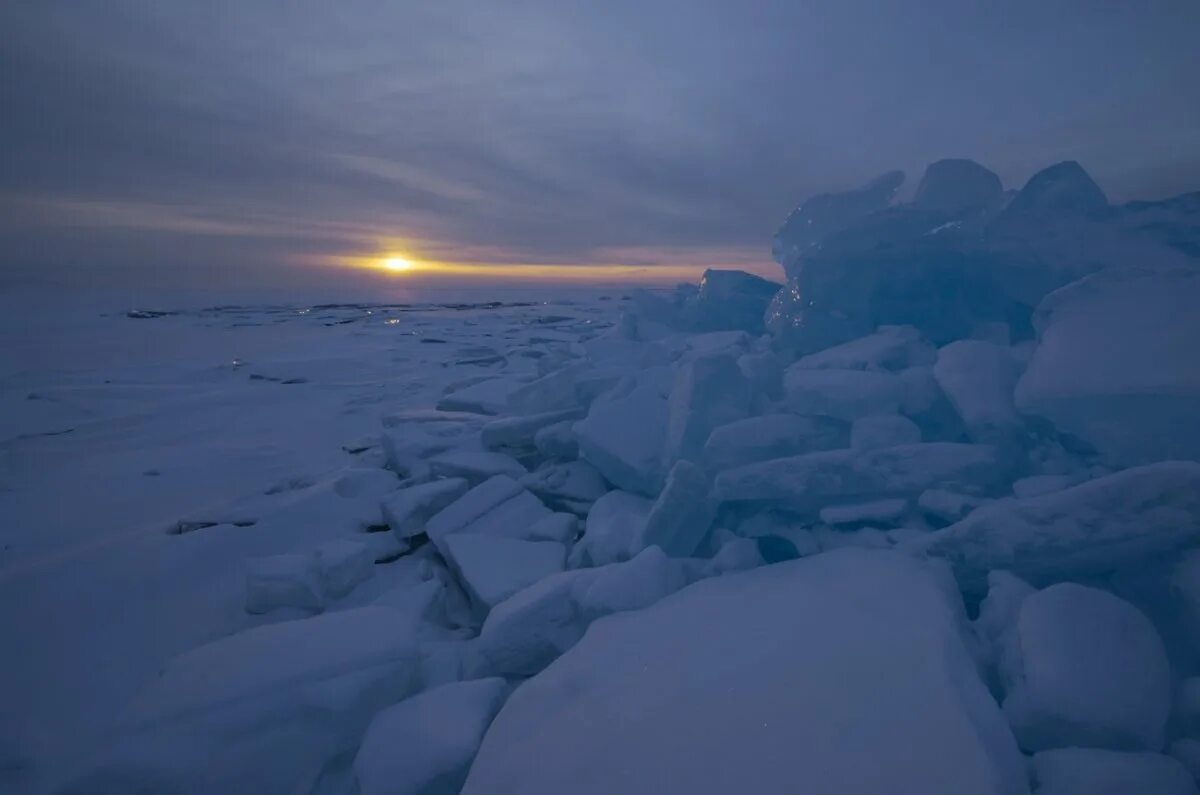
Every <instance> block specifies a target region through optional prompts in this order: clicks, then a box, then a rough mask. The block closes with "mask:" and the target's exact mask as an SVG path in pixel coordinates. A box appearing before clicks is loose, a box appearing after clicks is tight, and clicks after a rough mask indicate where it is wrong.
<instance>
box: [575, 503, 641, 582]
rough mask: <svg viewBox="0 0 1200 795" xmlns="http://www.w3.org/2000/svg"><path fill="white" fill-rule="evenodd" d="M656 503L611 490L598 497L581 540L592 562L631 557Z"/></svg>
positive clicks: (600, 563)
mask: <svg viewBox="0 0 1200 795" xmlns="http://www.w3.org/2000/svg"><path fill="white" fill-rule="evenodd" d="M653 505H654V503H652V502H651V501H650V500H648V499H646V498H645V497H642V496H640V495H637V494H631V493H629V492H627V491H610V492H608V493H607V494H605V495H604V496H603V497H601V498H600V499H598V500H596V503H595V504H594V505H593V506H592V508H591V510H590V511H588V515H587V524H586V527H585V530H584V534H583V538H582V539H581V540H580V542H579V547H580V548H582V550H583V551H584V552H586V554H587V558H588V560H589V561H590V562H591V563H592V565H595V566H602V565H604V564H606V563H616V562H617V561H621V560H628V559H629V558H630V557H631V556H632V555H633V548H634V546H635V544H636V543H637V541H638V539H640V538H641V537H642V533H643V528H644V527H645V524H646V518H647V517H648V516H649V515H650V509H651V507H652V506H653Z"/></svg>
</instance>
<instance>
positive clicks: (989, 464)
mask: <svg viewBox="0 0 1200 795" xmlns="http://www.w3.org/2000/svg"><path fill="white" fill-rule="evenodd" d="M1006 471H1007V470H1006V465H1005V462H1004V460H1003V459H1002V457H1001V456H1000V453H999V451H998V450H997V449H996V448H994V447H992V446H990V445H981V444H959V443H955V442H928V443H923V444H906V445H899V446H897V447H884V448H879V449H874V450H851V449H846V450H827V451H825V452H820V453H809V454H807V455H801V456H794V457H791V458H777V459H774V460H771V461H763V462H761V463H758V464H748V465H746V466H743V467H738V468H737V469H728V470H725V471H724V472H721V473H719V474H718V475H717V477H716V481H715V485H714V493H715V495H716V497H717V499H719V500H721V501H723V502H733V501H772V502H778V503H781V504H783V505H786V506H789V507H792V508H794V509H796V510H799V511H810V512H815V511H816V510H818V509H819V508H821V507H822V506H823V505H825V504H827V503H830V502H834V501H846V500H848V499H855V498H875V497H908V496H911V497H915V496H917V495H919V494H920V493H921V492H923V491H925V490H926V489H930V488H934V487H935V486H936V487H945V486H952V485H956V484H957V485H972V486H989V485H994V484H996V483H998V482H1001V481H1003V480H1004V479H1005V476H1006Z"/></svg>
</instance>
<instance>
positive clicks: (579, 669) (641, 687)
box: [463, 550, 1027, 795]
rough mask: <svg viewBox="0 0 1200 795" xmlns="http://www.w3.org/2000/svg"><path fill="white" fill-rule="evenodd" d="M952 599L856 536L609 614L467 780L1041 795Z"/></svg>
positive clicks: (523, 702) (482, 784)
mask: <svg viewBox="0 0 1200 795" xmlns="http://www.w3.org/2000/svg"><path fill="white" fill-rule="evenodd" d="M625 565H629V564H625ZM955 598H956V597H954V596H952V595H951V594H949V593H948V592H947V591H946V590H945V589H944V588H943V586H942V583H941V582H940V581H939V578H938V577H936V576H935V575H933V574H932V573H931V572H929V571H928V570H927V569H926V568H925V567H924V566H922V565H921V564H920V563H918V562H916V561H913V560H910V559H907V558H904V557H902V556H899V555H896V554H891V553H872V552H864V551H859V550H854V551H850V550H846V551H841V552H836V553H830V554H826V555H820V556H817V557H814V558H807V559H805V560H800V561H793V562H790V563H782V564H778V565H775V566H771V567H767V568H762V569H757V570H755V571H752V572H746V573H741V574H730V575H726V576H724V577H719V578H716V579H712V580H706V581H704V582H702V583H699V584H697V585H694V586H692V587H690V588H688V589H686V590H684V591H682V592H680V593H679V594H677V595H675V596H673V597H671V598H669V599H666V600H663V601H661V602H659V603H658V604H657V605H655V606H653V607H650V608H647V609H645V610H642V611H639V612H636V613H627V614H623V615H620V616H615V617H612V618H609V619H606V620H604V621H602V622H600V623H597V624H594V625H593V626H592V627H591V629H590V630H589V631H588V633H587V635H586V636H585V637H584V639H583V640H582V641H581V642H580V643H579V644H578V645H576V646H575V647H574V648H573V649H571V651H569V652H567V653H566V654H565V655H564V656H563V657H561V658H560V659H559V660H558V661H557V662H555V663H553V664H552V665H551V666H550V667H549V668H547V669H546V670H545V671H543V672H542V673H541V674H540V675H538V676H537V677H535V678H533V679H532V680H530V681H528V682H526V683H525V684H524V685H523V686H522V687H521V688H519V689H518V691H517V692H516V693H514V694H513V696H512V698H511V699H510V700H509V701H508V703H507V704H506V705H505V707H504V708H503V709H502V710H501V712H500V714H499V715H498V716H497V718H496V720H495V721H494V722H493V724H492V726H491V728H490V729H489V731H488V733H487V735H486V736H485V737H484V741H483V745H482V746H481V748H480V751H479V755H478V756H477V757H476V760H475V764H474V765H473V766H472V769H471V773H470V775H469V776H468V779H467V783H466V786H465V787H464V789H463V792H464V793H465V794H466V795H476V793H489V795H506V793H521V795H538V793H555V794H556V795H557V793H562V792H572V793H576V794H577V795H588V793H605V795H608V794H609V793H614V792H621V793H625V794H626V795H639V793H647V794H648V793H655V794H657V793H661V792H664V791H677V792H686V793H690V794H691V795H706V793H729V792H754V793H764V795H771V794H772V793H780V794H781V795H782V793H793V792H796V791H797V788H798V787H801V788H802V789H803V791H804V792H806V793H812V795H822V794H823V793H829V795H833V794H834V793H837V795H844V794H845V793H851V792H852V793H855V795H870V793H881V794H882V793H894V792H939V793H947V794H949V793H968V792H969V793H980V794H983V793H1006V794H1007V793H1013V794H1014V795H1015V794H1016V793H1024V792H1027V786H1026V784H1025V774H1024V767H1023V764H1022V761H1021V758H1020V756H1019V755H1018V753H1017V750H1016V745H1015V743H1014V741H1013V738H1012V735H1011V734H1010V733H1009V731H1008V727H1007V726H1006V725H1005V723H1004V720H1003V718H1002V717H1001V715H1000V711H999V709H998V707H997V706H996V704H995V702H994V701H993V700H992V698H991V696H990V695H989V694H988V692H987V690H986V688H985V687H984V686H983V684H982V682H980V680H979V678H978V675H977V674H976V672H975V667H974V663H973V662H972V660H971V658H970V655H969V654H968V653H967V651H966V647H965V646H964V644H963V639H962V635H961V620H962V619H961V607H960V606H958V605H956V604H955V602H954V599H955Z"/></svg>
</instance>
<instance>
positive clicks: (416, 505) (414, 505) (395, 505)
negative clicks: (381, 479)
mask: <svg viewBox="0 0 1200 795" xmlns="http://www.w3.org/2000/svg"><path fill="white" fill-rule="evenodd" d="M469 487H470V484H468V483H467V481H466V480H463V479H462V478H446V479H445V480H435V481H432V482H430V483H422V484H419V485H417V486H409V487H408V488H406V489H400V490H399V491H396V492H394V493H392V494H391V495H389V496H388V498H387V499H386V500H385V501H384V503H383V518H384V521H386V522H387V523H388V527H390V528H391V529H392V533H394V534H395V536H396V538H398V539H399V540H400V541H402V542H404V543H406V544H407V543H408V542H409V540H410V539H411V538H412V537H413V536H416V535H419V534H421V533H423V532H425V523H426V522H427V521H428V520H429V518H430V517H432V516H433V515H434V514H436V513H437V512H438V511H440V510H442V509H443V508H445V507H446V506H447V505H449V504H450V503H452V502H454V501H455V500H457V499H458V498H459V497H461V496H462V495H464V494H466V492H467V489H468V488H469Z"/></svg>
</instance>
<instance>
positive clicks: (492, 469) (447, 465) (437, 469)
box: [429, 450, 527, 483]
mask: <svg viewBox="0 0 1200 795" xmlns="http://www.w3.org/2000/svg"><path fill="white" fill-rule="evenodd" d="M429 467H430V470H431V471H432V472H433V475H434V477H447V478H466V479H467V480H468V481H470V482H472V483H478V482H480V481H483V480H487V479H488V478H490V477H492V476H494V475H508V476H509V477H510V478H520V477H522V476H523V475H525V473H526V471H527V470H526V469H525V467H523V466H522V465H521V462H519V461H517V460H516V459H515V458H513V457H512V456H509V455H505V454H504V453H495V452H489V451H486V450H457V451H454V452H450V453H442V454H441V455H438V456H435V457H433V458H431V459H429Z"/></svg>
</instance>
